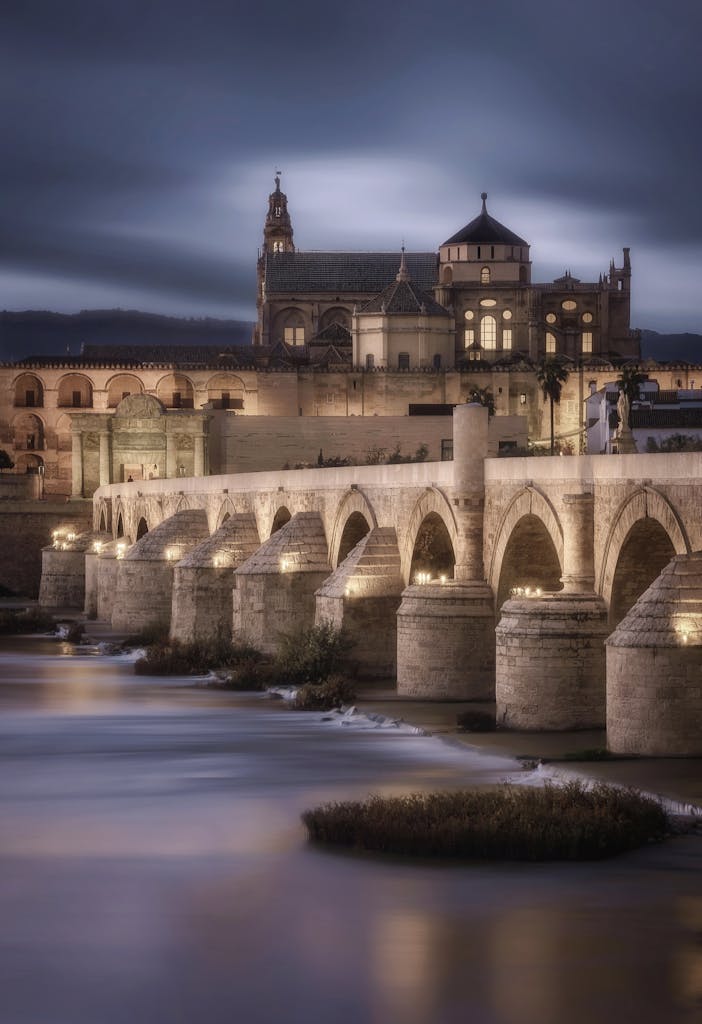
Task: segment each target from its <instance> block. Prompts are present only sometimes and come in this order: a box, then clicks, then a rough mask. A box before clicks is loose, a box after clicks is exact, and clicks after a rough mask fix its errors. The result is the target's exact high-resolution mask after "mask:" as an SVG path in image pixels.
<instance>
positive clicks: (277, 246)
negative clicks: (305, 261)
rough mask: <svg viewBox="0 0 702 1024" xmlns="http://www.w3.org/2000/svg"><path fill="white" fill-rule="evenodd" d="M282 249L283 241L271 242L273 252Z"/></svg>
mask: <svg viewBox="0 0 702 1024" xmlns="http://www.w3.org/2000/svg"><path fill="white" fill-rule="evenodd" d="M282 251H283V243H282V242H274V243H273V252H282Z"/></svg>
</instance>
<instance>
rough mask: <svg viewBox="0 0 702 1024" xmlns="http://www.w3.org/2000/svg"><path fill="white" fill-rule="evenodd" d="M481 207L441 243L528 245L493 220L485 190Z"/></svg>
mask: <svg viewBox="0 0 702 1024" xmlns="http://www.w3.org/2000/svg"><path fill="white" fill-rule="evenodd" d="M481 199H482V200H483V208H482V210H481V212H480V213H479V214H478V216H477V217H476V218H475V219H474V220H472V221H471V222H470V224H466V226H465V227H464V228H461V230H460V231H457V232H456V234H455V235H452V236H451V238H449V239H447V240H446V241H445V242H442V245H458V244H460V243H462V242H468V243H469V244H470V245H483V244H488V245H528V244H529V243H528V242H527V241H525V240H524V239H523V238H520V237H519V235H515V233H514V231H510V230H509V228H506V227H505V226H504V224H500V222H499V220H495V218H494V217H491V216H490V214H489V213H488V212H487V192H483V193H482V194H481Z"/></svg>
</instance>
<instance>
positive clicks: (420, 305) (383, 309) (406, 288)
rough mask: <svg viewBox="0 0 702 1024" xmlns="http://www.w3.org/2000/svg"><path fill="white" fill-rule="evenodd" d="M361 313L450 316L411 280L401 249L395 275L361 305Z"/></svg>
mask: <svg viewBox="0 0 702 1024" xmlns="http://www.w3.org/2000/svg"><path fill="white" fill-rule="evenodd" d="M360 312H361V313H382V314H387V313H404V314H407V313H410V314H411V313H415V314H416V315H417V316H445V317H447V316H450V315H451V314H450V313H449V311H448V310H447V309H445V308H444V307H443V306H441V305H440V304H439V303H438V302H437V301H436V300H435V299H434V298H433V296H431V295H430V294H429V292H423V291H421V289H419V288H417V287H416V285H415V284H414V283H413V282H412V279H411V278H410V276H409V271H408V269H407V264H406V262H405V250H404V249H403V250H402V259H401V260H400V269H399V271H398V274H397V277H396V278H395V280H394V281H392V282H391V284H389V285H388V286H387V288H384V289H383V291H382V292H380V294H379V295H376V296H375V298H374V299H371V300H370V302H367V303H366V305H365V306H363V307H362V309H361V311H360Z"/></svg>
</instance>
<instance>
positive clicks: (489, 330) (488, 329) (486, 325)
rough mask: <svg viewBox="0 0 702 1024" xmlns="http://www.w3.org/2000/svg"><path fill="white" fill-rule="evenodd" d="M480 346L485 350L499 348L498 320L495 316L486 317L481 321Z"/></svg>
mask: <svg viewBox="0 0 702 1024" xmlns="http://www.w3.org/2000/svg"><path fill="white" fill-rule="evenodd" d="M480 344H481V345H482V347H483V348H484V349H493V350H494V349H495V348H497V320H496V319H495V317H494V316H484V317H483V319H482V320H481V321H480Z"/></svg>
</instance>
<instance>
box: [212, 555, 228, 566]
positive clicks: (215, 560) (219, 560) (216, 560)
mask: <svg viewBox="0 0 702 1024" xmlns="http://www.w3.org/2000/svg"><path fill="white" fill-rule="evenodd" d="M212 564H213V566H214V567H215V569H222V568H223V567H224V566H227V565H229V562H228V561H227V556H226V555H223V554H222V553H221V552H220V553H219V554H216V555H213V557H212Z"/></svg>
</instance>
